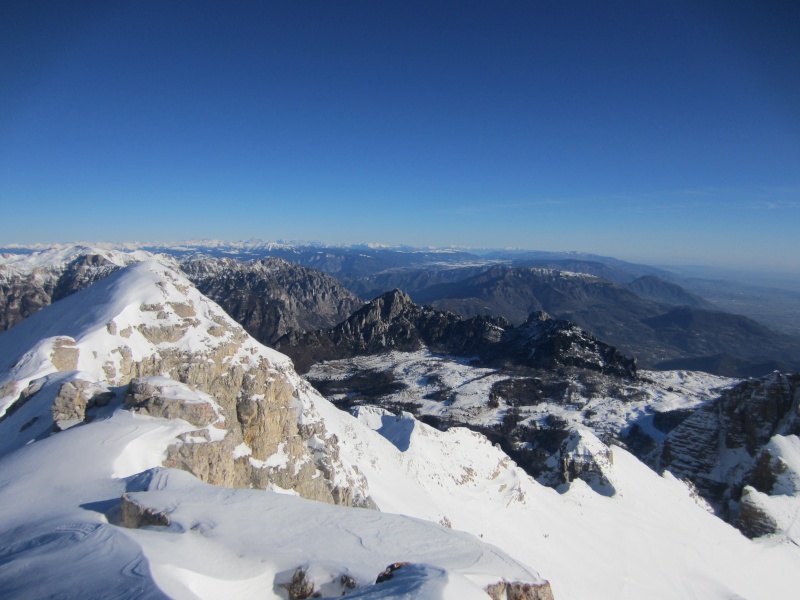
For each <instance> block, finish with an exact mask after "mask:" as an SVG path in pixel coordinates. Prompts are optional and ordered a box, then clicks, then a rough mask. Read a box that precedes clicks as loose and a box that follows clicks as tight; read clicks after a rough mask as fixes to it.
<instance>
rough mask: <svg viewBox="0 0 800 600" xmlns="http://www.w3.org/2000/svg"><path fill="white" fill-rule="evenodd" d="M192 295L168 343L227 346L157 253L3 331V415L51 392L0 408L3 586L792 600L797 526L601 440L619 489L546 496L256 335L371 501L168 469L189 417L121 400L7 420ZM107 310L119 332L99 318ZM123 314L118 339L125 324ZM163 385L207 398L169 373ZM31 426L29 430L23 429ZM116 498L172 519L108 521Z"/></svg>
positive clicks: (487, 450) (473, 442) (36, 408)
mask: <svg viewBox="0 0 800 600" xmlns="http://www.w3.org/2000/svg"><path fill="white" fill-rule="evenodd" d="M189 301H191V303H192V304H193V305H194V308H195V309H196V310H197V316H196V319H197V321H198V323H197V325H196V326H195V327H193V328H191V329H190V330H189V331H188V332H187V333H186V334H185V335H184V336H183V337H182V338H181V339H180V340H178V341H177V342H175V343H174V345H175V347H179V348H186V349H189V350H192V349H194V350H197V349H198V348H203V347H208V346H209V345H213V344H218V343H224V341H225V339H226V338H225V336H223V337H222V338H218V337H215V336H213V335H209V334H208V328H210V327H212V326H213V324H214V323H215V322H217V321H215V318H217V319H220V318H224V319H227V317H226V316H224V315H221V314H220V313H221V311H220V309H219V308H218V307H216V306H215V305H214V304H213V303H210V302H208V301H207V300H206V299H205V298H203V297H202V296H201V295H200V294H199V292H197V291H196V290H195V289H194V288H193V287H192V286H191V284H189V283H188V281H186V280H185V278H183V277H182V276H180V275H179V274H177V273H175V272H174V271H172V270H171V269H170V268H169V266H167V265H165V264H162V263H159V262H154V261H149V262H144V263H141V264H138V265H134V266H132V267H128V268H126V269H124V270H122V271H119V272H118V273H115V274H113V275H111V276H110V277H108V278H106V279H104V280H102V281H100V282H98V283H97V284H95V285H94V286H92V288H89V289H88V290H84V291H83V292H79V293H77V294H74V295H73V296H70V297H69V298H66V299H64V300H62V301H60V302H58V303H56V304H54V305H53V306H51V307H49V308H47V309H44V310H42V311H40V312H39V313H37V314H36V315H34V316H32V317H30V318H29V319H27V320H26V321H23V322H22V323H20V324H18V325H17V326H15V327H14V328H12V329H10V330H9V331H7V332H5V333H3V334H1V335H0V368H3V369H9V370H8V372H7V373H6V374H5V375H3V376H0V388H2V386H3V385H4V384H7V383H9V382H11V381H16V382H18V383H19V384H20V385H19V386H18V388H17V389H16V390H15V391H14V392H13V393H9V394H8V396H7V397H6V398H5V399H4V400H3V402H4V404H2V408H3V410H5V408H6V407H7V406H9V404H10V403H11V401H13V400H14V399H16V397H17V395H18V394H19V392H20V391H21V389H20V388H23V387H24V386H26V385H27V384H28V383H29V382H31V381H38V380H41V381H40V383H41V384H42V385H43V386H44V387H43V392H40V393H39V394H37V395H36V396H34V397H33V399H32V400H31V401H30V402H28V404H26V405H25V406H23V407H22V408H20V409H19V410H17V411H16V412H15V413H14V414H12V415H10V416H9V417H8V418H6V419H5V420H4V421H2V422H0V439H2V440H4V444H5V445H4V446H2V449H0V506H2V507H3V508H2V510H1V511H0V597H9V598H12V597H13V598H42V597H60V598H87V597H91V598H163V597H165V596H169V597H172V598H191V599H195V598H203V599H205V598H245V599H246V598H285V597H286V592H285V590H284V588H283V587H281V585H282V584H285V583H287V582H288V581H289V580H290V579H291V577H292V574H293V573H294V570H295V569H296V568H297V567H303V568H305V569H307V571H308V577H309V578H310V579H311V580H312V581H313V582H314V583H315V584H316V585H317V587H318V588H321V590H322V591H323V593H325V594H328V595H338V594H339V593H340V592H341V591H342V590H341V588H340V587H337V586H338V585H339V584H338V583H337V582H339V581H340V579H339V577H340V575H341V574H348V575H350V576H351V577H353V579H354V580H355V582H356V584H357V586H358V588H357V590H356V591H355V592H354V593H352V594H351V597H354V598H431V599H434V598H437V599H438V598H447V599H453V600H455V599H460V598H464V599H469V598H486V595H485V594H484V593H483V591H482V588H483V587H484V586H485V585H486V584H488V583H493V582H495V581H498V580H499V579H507V580H509V581H514V580H522V581H530V582H540V581H541V579H540V578H539V576H538V574H537V572H536V571H533V570H532V568H531V567H535V568H536V569H537V571H538V572H539V573H541V576H542V577H544V578H546V579H547V580H549V581H550V583H551V585H552V589H553V593H554V596H555V598H557V599H558V600H565V599H586V598H595V599H612V598H619V599H640V598H653V599H668V598H669V599H677V598H709V599H716V598H719V599H723V598H725V599H729V598H750V599H758V598H765V599H766V598H769V599H776V598H778V599H780V598H792V597H794V594H795V583H796V581H795V580H796V575H795V574H796V573H797V570H798V568H799V567H800V547H798V545H797V544H796V543H795V542H794V541H793V539H792V538H791V537H789V538H787V537H786V536H772V537H767V538H763V539H761V540H758V541H751V540H748V539H747V538H745V537H744V536H743V535H742V534H741V533H739V531H738V530H736V529H734V528H733V527H731V526H730V525H727V524H726V523H724V522H722V521H721V520H719V519H718V518H716V517H715V516H713V515H711V514H709V513H708V512H707V511H706V510H705V509H704V508H703V507H702V506H701V505H699V504H698V503H697V502H696V501H695V500H694V498H693V497H692V494H691V491H690V490H689V489H688V487H687V486H686V485H685V484H684V483H682V482H680V481H678V480H676V479H675V478H673V477H672V476H670V475H665V476H659V475H658V474H656V473H655V472H653V471H652V470H650V469H649V468H647V467H646V466H645V465H643V464H642V463H641V462H639V461H638V460H637V459H636V458H635V457H633V456H632V455H630V454H629V453H627V452H625V451H624V450H621V449H619V448H613V449H612V459H613V460H612V461H611V463H610V465H609V468H610V469H612V471H613V473H612V474H613V484H614V488H615V489H616V494H615V495H613V496H611V497H607V496H602V495H600V494H597V493H595V492H594V491H593V490H592V489H590V488H589V487H588V486H587V485H586V484H585V483H583V482H582V481H580V480H577V481H575V482H573V483H572V484H571V485H570V486H569V487H567V488H565V489H563V490H562V493H559V492H556V491H555V490H553V489H550V488H547V487H544V486H541V485H539V484H538V483H536V482H535V481H534V480H533V479H532V478H530V477H529V476H528V475H527V474H526V473H524V472H523V471H522V470H521V469H520V468H519V467H517V466H516V465H515V464H514V463H513V462H512V461H511V460H510V459H509V458H508V457H507V456H506V455H505V454H504V453H503V452H502V451H501V450H500V449H499V448H497V447H495V446H492V445H491V444H490V443H489V442H488V441H487V440H486V439H485V438H484V437H483V436H481V435H479V434H476V433H474V432H471V431H468V430H466V429H460V428H453V429H450V430H448V431H447V432H439V431H437V430H434V429H432V428H430V427H428V426H426V425H424V424H422V423H420V422H418V421H416V420H415V419H413V417H411V416H410V415H408V414H400V415H399V416H397V415H393V414H389V413H387V412H385V411H383V410H381V409H378V408H369V407H362V408H360V409H359V411H358V414H357V415H356V416H355V417H354V416H352V415H350V414H347V413H344V412H342V411H340V410H338V409H336V408H335V407H334V406H333V405H332V404H331V403H329V402H328V401H326V400H325V399H324V398H322V397H321V396H320V395H319V394H318V393H317V392H316V391H315V390H314V389H313V388H312V387H311V386H310V385H308V384H307V383H306V382H305V381H304V380H302V379H300V378H299V377H298V376H297V375H295V374H294V373H293V371H291V365H290V363H289V362H288V359H286V357H284V356H283V355H281V354H279V353H276V352H274V351H272V350H269V349H267V348H264V347H263V346H261V345H260V344H258V343H257V342H255V341H253V340H248V341H246V342H245V344H244V345H243V347H242V349H240V351H239V353H238V354H237V355H235V356H233V357H231V360H234V361H244V362H246V363H248V364H250V363H251V362H252V364H256V363H257V360H258V358H259V357H261V356H265V357H266V358H267V359H268V360H269V361H270V363H272V365H273V367H274V368H278V369H280V370H283V371H284V372H285V373H286V374H287V375H288V376H289V377H290V379H291V381H292V382H293V385H294V386H295V389H296V396H297V398H296V403H297V407H298V409H301V410H302V414H301V419H306V420H309V421H313V420H314V419H317V418H319V419H322V420H323V422H324V423H325V427H326V429H327V431H328V433H330V434H335V435H336V437H337V438H338V440H339V446H340V455H341V459H342V461H343V462H344V463H345V465H346V466H350V467H352V466H357V467H358V469H359V470H360V471H361V472H362V473H363V474H364V476H365V477H366V479H367V481H368V483H369V493H370V494H371V497H372V498H373V499H374V501H375V502H376V504H377V505H378V507H379V508H380V509H381V511H382V512H377V511H371V510H366V509H348V508H342V507H332V506H328V505H322V504H319V503H314V502H310V501H305V500H302V499H300V498H297V497H292V496H287V495H285V494H280V493H277V494H276V493H271V492H268V491H263V490H233V489H226V488H219V487H214V486H209V485H206V484H203V483H201V482H199V481H197V480H196V479H194V478H193V477H192V476H190V475H188V474H186V473H183V472H180V471H174V470H165V469H163V468H161V467H160V463H161V460H163V456H164V453H165V451H166V448H167V446H168V445H170V444H171V443H174V442H175V441H176V437H177V436H178V435H180V434H182V433H185V432H186V431H188V430H191V429H193V427H192V426H191V425H189V424H188V423H186V422H184V421H180V420H166V419H157V418H152V417H145V416H140V415H134V414H131V413H130V412H128V411H125V410H123V409H121V408H120V407H119V405H118V403H117V404H111V405H109V406H107V407H105V408H104V409H101V410H99V411H98V412H97V414H96V416H95V419H94V420H93V421H92V422H90V423H86V424H81V425H76V426H74V427H71V428H70V429H68V430H67V431H63V432H60V433H57V434H54V435H48V431H47V429H36V427H38V425H34V426H31V427H28V428H27V429H25V430H23V431H19V429H20V425H21V424H22V423H26V422H27V421H26V420H25V417H29V415H26V414H25V411H31V413H30V414H34V415H42V414H44V413H46V412H47V411H48V410H49V407H48V406H47V402H48V401H52V396H48V395H47V394H46V393H45V391H48V390H55V389H56V388H57V384H58V382H59V381H61V380H63V378H67V377H75V378H80V379H84V380H86V381H89V382H92V383H93V384H95V385H98V386H101V387H103V386H105V387H107V388H113V384H114V382H109V381H107V380H106V374H105V372H104V371H103V368H102V366H103V364H104V362H105V361H106V360H108V358H109V357H113V356H114V349H115V348H118V347H119V346H120V345H122V344H124V345H127V346H128V347H130V348H131V350H132V352H133V354H134V357H135V358H134V359H135V360H136V359H137V358H136V357H140V358H141V357H145V356H148V355H150V354H151V353H153V352H155V351H157V350H158V347H156V346H155V345H153V344H151V343H150V342H148V341H147V340H146V339H145V338H144V337H143V336H141V335H140V334H139V332H138V330H137V329H136V327H137V326H138V325H140V324H142V323H143V322H144V324H151V322H150V321H148V320H149V319H154V320H155V321H153V322H157V321H158V313H157V311H148V310H142V307H143V306H145V305H148V304H155V303H158V304H162V305H163V306H164V309H163V310H164V311H166V313H167V319H166V320H167V321H168V322H169V321H172V320H174V319H177V317H176V316H175V314H174V311H173V309H172V308H171V306H170V303H182V304H186V303H187V302H189ZM218 311H219V312H218ZM112 320H113V321H114V323H115V326H116V327H115V328H109V327H108V323H109V322H110V321H112ZM228 323H229V324H230V326H231V327H238V326H237V325H235V324H233V323H232V322H231V321H230V320H228ZM128 326H130V327H131V333H130V335H129V337H127V338H123V337H121V336H120V332H121V331H123V330H125V329H126V328H127V327H128ZM114 330H116V333H112V331H114ZM58 338H69V340H72V341H73V342H74V344H75V346H76V347H77V348H78V349H79V352H80V357H79V359H78V371H77V372H68V373H64V372H59V371H58V370H57V369H56V367H55V366H54V365H53V362H52V358H51V356H52V355H51V352H52V348H53V345H54V343H55V341H56V340H57V339H58ZM95 353H96V355H95ZM474 383H476V384H477V382H474ZM6 389H7V388H6ZM53 393H55V392H54V391H53ZM175 394H176V397H180V398H183V399H186V400H188V401H207V400H208V399H207V398H204V397H203V396H202V395H199V394H198V395H196V396H192V395H191V394H192V390H188V389H182V388H180V387H176V388H175ZM467 396H468V394H467ZM48 398H49V400H48ZM673 400H674V401H675V402H678V400H676V399H671V397H669V396H667V395H665V396H664V397H663V398H662V399H661V400H660V401H663V402H672V401H673ZM466 408H468V406H467V407H466ZM626 418H627V417H626ZM12 426H13V427H12ZM33 429H36V435H28V433H26V432H29V431H30V430H33ZM591 435H592V434H591V433H590V432H588V431H586V432H585V436H584V438H583V440H582V442H581V443H583V444H585V445H586V446H587V447H589V446H592V445H594V444H600V442H599V440H597V439H596V438H592V437H591ZM6 439H8V440H9V442H8V443H6V442H5V440H6ZM787 440H788V441H785V443H784V441H781V440H776V441H775V443H776V444H784V446H786V444H788V447H787V448H783V447H782V448H783V449H782V456H786V457H787V460H789V461H794V460H795V457H796V455H797V452H796V449H797V441H796V439H789V438H787ZM239 452H241V453H242V455H245V454H246V452H247V448H240V449H239ZM334 476H335V474H334ZM790 483H791V482H789V483H786V485H789V484H790ZM125 492H128V493H130V494H131V497H132V498H134V499H135V500H136V501H137V502H139V503H141V504H142V505H144V506H147V507H150V508H153V509H156V510H158V511H161V512H163V513H165V514H167V515H168V516H169V518H170V521H171V524H170V525H169V526H168V527H164V526H147V527H145V528H142V529H138V530H131V529H124V528H122V527H120V526H119V525H118V523H119V499H120V497H121V496H122V494H123V493H125ZM440 524H441V525H440ZM449 527H452V529H449ZM405 560H410V561H412V562H414V563H415V566H414V567H411V568H408V569H407V570H404V569H401V570H400V571H398V573H399V575H397V576H396V579H393V580H392V581H390V582H389V583H387V584H381V585H379V586H374V585H370V584H371V582H372V581H374V577H375V575H376V574H377V573H378V572H379V571H381V570H382V569H383V568H385V567H386V565H387V564H389V563H391V562H395V561H405Z"/></svg>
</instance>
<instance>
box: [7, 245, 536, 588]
mask: <svg viewBox="0 0 800 600" xmlns="http://www.w3.org/2000/svg"><path fill="white" fill-rule="evenodd" d="M0 364H3V365H7V366H8V371H7V372H6V373H5V374H4V375H3V376H2V378H0V390H2V392H1V393H2V400H1V401H0V411H2V413H1V414H2V417H0V419H1V420H0V430H2V438H0V439H2V447H1V448H0V478H2V483H1V484H0V498H1V499H0V502H2V505H3V506H4V511H3V515H2V518H1V519H2V531H3V533H2V543H0V547H2V548H3V549H4V550H3V551H2V561H0V562H2V565H3V567H2V568H0V591H2V592H3V595H4V596H14V597H20V598H25V597H29V598H37V597H43V596H53V595H56V596H59V597H76V598H77V597H81V598H85V597H98V598H100V597H108V598H111V597H113V598H118V597H129V598H134V597H136V598H138V597H163V596H164V594H166V595H168V596H171V597H179V598H197V597H201V598H219V597H232V596H236V597H254V594H255V595H257V596H258V597H264V594H265V593H266V594H267V595H269V593H270V592H269V590H272V594H273V597H282V596H283V597H286V596H285V592H286V590H288V589H289V588H291V587H292V585H293V580H294V579H297V581H294V584H295V587H305V588H308V586H311V588H312V589H314V590H315V591H324V592H325V593H329V592H333V591H334V588H336V587H337V586H338V589H339V590H340V591H341V590H352V591H353V592H354V595H355V597H363V598H371V597H378V596H379V597H405V596H408V595H409V594H411V595H414V596H418V597H440V595H441V594H442V593H444V594H445V595H449V596H450V597H476V596H475V594H476V593H477V594H478V596H477V597H485V594H484V592H483V588H486V587H490V589H495V590H497V589H500V588H502V587H504V586H512V587H514V586H516V587H515V588H514V589H518V590H523V588H524V589H527V590H529V595H528V597H530V598H547V597H549V596H548V595H547V594H549V591H548V590H549V588H548V587H547V584H546V583H545V582H544V581H543V580H541V579H540V578H539V577H538V576H537V575H536V573H535V572H533V571H531V570H530V569H529V568H527V567H524V566H522V565H521V564H520V563H517V562H516V561H514V560H513V559H511V558H510V557H508V556H507V555H505V554H503V553H502V552H501V551H499V550H496V549H493V548H491V547H488V546H486V545H485V544H482V543H481V542H480V541H478V540H477V539H475V538H471V537H470V536H466V535H465V534H459V533H456V532H451V531H450V530H448V529H445V528H442V527H441V526H439V525H431V524H425V523H422V522H418V521H413V520H409V519H407V518H400V517H393V516H391V515H383V514H381V513H377V512H375V511H368V510H364V509H350V511H352V512H348V511H347V510H345V509H339V510H333V511H331V510H328V509H325V508H323V507H322V506H321V505H319V504H318V503H312V504H309V503H307V502H305V501H303V500H301V499H298V498H295V497H290V496H297V495H300V496H304V497H306V498H312V499H316V500H322V501H324V502H328V503H337V504H343V505H350V506H374V502H373V501H372V499H371V498H370V497H369V495H368V490H369V487H368V482H367V480H366V479H365V477H364V475H363V473H362V472H360V470H359V468H358V466H357V465H356V464H355V463H354V462H352V461H351V460H350V459H349V457H347V456H342V450H343V449H342V448H341V446H340V445H339V443H338V441H337V435H336V434H334V433H331V432H329V431H328V430H327V428H326V419H324V418H323V417H322V415H321V413H320V412H318V411H317V407H316V405H317V404H319V405H321V406H320V408H322V409H323V410H328V411H330V410H335V409H331V408H328V407H326V406H325V405H326V403H325V401H324V400H323V399H321V398H320V397H319V396H318V395H316V393H315V392H314V391H313V390H312V389H311V388H310V387H309V386H308V385H307V384H305V383H304V382H303V381H302V380H301V379H299V378H298V377H297V376H296V375H295V374H294V372H293V370H292V368H291V364H290V363H289V362H288V361H287V360H286V358H285V357H283V356H282V355H279V354H277V353H275V352H273V351H271V350H269V349H267V348H265V347H263V346H261V345H260V344H258V343H257V342H256V341H255V340H253V339H252V338H251V337H249V336H248V335H247V334H246V333H245V332H244V331H243V330H242V329H241V327H240V326H239V325H238V324H236V323H235V322H233V321H232V320H231V319H230V317H228V316H227V315H225V314H224V313H223V312H222V311H221V310H220V309H219V307H217V306H216V305H214V304H213V303H212V302H210V301H208V300H207V299H206V298H204V297H203V296H202V295H201V294H200V293H199V292H197V290H196V289H195V288H194V287H192V286H191V284H190V283H189V281H188V280H187V279H185V278H184V277H183V276H182V275H180V274H179V273H177V272H176V271H174V270H172V269H170V268H169V267H168V266H166V265H164V264H162V263H158V262H153V261H148V262H143V263H139V264H136V265H133V266H131V267H128V268H126V269H123V270H120V271H118V272H116V273H114V274H112V275H110V276H109V277H106V278H105V279H103V280H102V281H100V282H98V283H97V284H95V285H94V286H92V287H90V288H88V289H86V290H83V291H81V292H78V293H76V294H73V295H71V296H69V297H68V298H66V299H64V300H62V301H60V302H58V303H56V304H54V305H52V306H50V307H48V308H45V309H43V310H42V311H39V312H38V313H37V314H35V315H33V316H31V317H30V318H28V319H26V320H25V321H24V322H22V323H20V324H18V325H17V326H15V327H13V328H12V329H10V330H9V331H7V332H5V333H3V334H2V335H1V336H0ZM347 419H348V420H349V423H348V425H349V426H350V427H353V426H354V424H357V423H358V421H356V420H355V419H353V418H352V417H347ZM331 423H332V424H333V425H334V426H335V427H337V429H339V428H341V427H342V423H340V422H337V421H336V420H335V419H332V420H331ZM361 429H362V432H361V433H362V434H364V433H366V432H368V431H369V430H368V429H367V428H364V427H362V428H361ZM338 433H339V435H344V433H345V432H344V431H339V432H338ZM368 435H369V434H368ZM371 435H372V436H373V437H380V436H378V434H375V433H372V434H371ZM385 446H390V444H389V443H388V442H385ZM164 467H166V469H164ZM175 469H179V471H176V470H175ZM182 473H186V474H185V475H184V474H182ZM395 475H397V473H395ZM201 480H203V481H205V482H207V483H206V484H203V483H202V482H201ZM209 484H214V485H209ZM215 486H224V487H215ZM233 488H255V490H259V489H260V490H271V491H272V492H278V493H280V494H277V495H276V494H275V493H273V494H269V493H267V492H265V491H261V492H257V491H255V490H248V489H241V490H239V491H235V490H234V489H233ZM287 494H288V495H289V496H287ZM198 511H199V512H198ZM243 518H244V519H245V521H244V522H242V519H243ZM245 523H249V524H247V525H245ZM279 525H280V526H281V528H282V534H281V535H276V534H275V533H274V531H273V530H274V529H275V527H276V526H279ZM125 527H136V528H137V530H136V531H133V530H128V529H126V528H125ZM141 528H143V529H141ZM259 532H260V533H259ZM94 556H97V559H93V557H94ZM236 557H238V558H236ZM401 559H402V560H401ZM409 560H410V561H413V562H414V563H415V566H409V567H403V568H401V569H400V570H399V571H398V572H397V574H396V575H395V577H394V578H393V579H392V580H391V582H390V583H388V585H387V584H381V585H382V586H383V587H380V589H377V588H376V589H373V587H374V586H375V584H374V581H375V578H376V576H377V575H378V574H379V573H380V572H381V571H382V570H383V569H385V568H386V565H387V564H390V563H395V562H403V561H409ZM98 561H99V562H98ZM32 573H36V576H32ZM303 580H304V581H305V583H303ZM284 586H285V587H284ZM491 586H496V587H495V588H491ZM497 586H499V587H497ZM286 593H288V592H286ZM337 594H338V592H337ZM404 594H405V596H403V595H404ZM294 597H307V596H298V595H295V596H294Z"/></svg>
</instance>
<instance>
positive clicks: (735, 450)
mask: <svg viewBox="0 0 800 600" xmlns="http://www.w3.org/2000/svg"><path fill="white" fill-rule="evenodd" d="M798 434H800V375H784V374H781V373H778V372H776V373H773V374H772V375H769V376H767V377H765V378H763V379H760V380H749V381H744V382H742V383H740V384H739V385H737V386H736V387H734V388H732V389H730V390H727V391H726V392H724V393H723V394H722V395H721V396H720V397H719V398H718V399H716V400H714V401H712V402H710V403H708V404H706V405H704V406H702V407H701V408H699V409H698V410H697V411H695V413H694V414H693V415H691V416H690V417H688V418H686V419H685V420H684V421H683V422H681V423H680V424H679V425H678V426H677V427H676V428H675V429H673V430H672V431H671V432H670V434H669V435H668V436H667V438H666V440H665V442H664V446H663V451H662V454H661V458H660V466H661V467H662V468H667V469H669V470H670V471H672V472H673V473H674V474H675V475H676V476H677V477H680V478H684V479H688V480H690V481H691V482H692V483H693V484H694V485H695V486H696V487H697V490H698V492H699V493H700V494H701V495H702V496H703V497H704V498H705V499H706V500H707V501H708V502H709V503H710V504H711V505H712V506H713V507H714V509H715V510H716V511H717V512H718V513H719V514H720V516H722V517H724V518H726V519H727V520H730V521H733V522H735V523H736V524H737V526H741V528H742V531H743V532H744V533H746V534H748V535H763V534H764V533H766V532H768V531H769V528H770V525H769V523H770V522H771V520H770V518H769V517H768V515H761V514H760V513H761V512H763V511H761V509H760V508H759V506H757V505H756V504H755V503H754V502H751V501H750V500H752V495H753V494H752V493H753V492H756V491H759V492H763V493H766V494H769V493H770V492H771V491H772V488H773V484H774V482H775V481H776V480H777V479H778V477H779V476H780V474H781V472H782V469H785V466H784V465H782V463H781V461H780V460H777V459H776V458H775V457H774V456H773V455H772V454H771V452H772V450H771V447H772V446H771V440H772V439H773V438H774V437H775V436H791V435H798ZM746 486H752V488H750V489H751V493H749V494H748V493H744V491H745V489H746ZM740 502H741V505H740Z"/></svg>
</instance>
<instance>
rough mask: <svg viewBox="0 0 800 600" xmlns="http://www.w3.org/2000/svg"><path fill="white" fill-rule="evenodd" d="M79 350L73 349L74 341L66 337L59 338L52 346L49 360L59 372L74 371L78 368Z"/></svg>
mask: <svg viewBox="0 0 800 600" xmlns="http://www.w3.org/2000/svg"><path fill="white" fill-rule="evenodd" d="M79 356H80V350H79V349H78V348H76V347H75V340H73V339H72V338H68V337H59V338H57V339H56V341H55V343H54V344H53V352H52V354H51V355H50V360H51V361H52V363H53V366H54V367H55V368H56V369H58V370H59V371H75V370H77V368H78V358H79Z"/></svg>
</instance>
